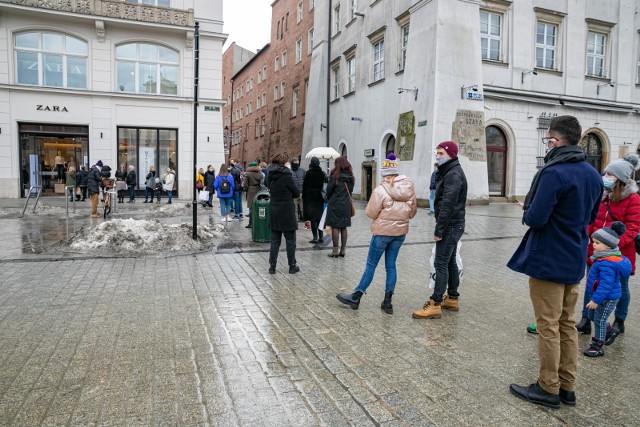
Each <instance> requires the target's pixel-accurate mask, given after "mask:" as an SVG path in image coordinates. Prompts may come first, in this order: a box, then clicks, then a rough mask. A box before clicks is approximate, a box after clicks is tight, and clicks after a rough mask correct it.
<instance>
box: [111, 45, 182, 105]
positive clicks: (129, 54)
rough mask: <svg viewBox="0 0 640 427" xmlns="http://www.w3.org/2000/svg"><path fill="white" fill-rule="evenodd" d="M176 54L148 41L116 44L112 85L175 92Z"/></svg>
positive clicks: (126, 89)
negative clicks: (114, 75) (114, 76)
mask: <svg viewBox="0 0 640 427" xmlns="http://www.w3.org/2000/svg"><path fill="white" fill-rule="evenodd" d="M179 65H180V54H179V52H178V51H176V50H173V49H170V48H168V47H165V46H161V45H157V44H151V43H127V44H122V45H119V46H117V47H116V86H117V90H118V91H120V92H133V93H145V94H156V95H177V94H178V68H179Z"/></svg>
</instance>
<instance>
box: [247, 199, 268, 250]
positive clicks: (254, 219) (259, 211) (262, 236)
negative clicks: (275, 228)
mask: <svg viewBox="0 0 640 427" xmlns="http://www.w3.org/2000/svg"><path fill="white" fill-rule="evenodd" d="M270 199H271V196H270V195H269V192H268V191H258V193H257V194H256V196H255V197H254V199H253V203H252V204H251V238H252V239H253V241H254V242H270V241H271V228H270V227H269V210H270V206H269V200H270Z"/></svg>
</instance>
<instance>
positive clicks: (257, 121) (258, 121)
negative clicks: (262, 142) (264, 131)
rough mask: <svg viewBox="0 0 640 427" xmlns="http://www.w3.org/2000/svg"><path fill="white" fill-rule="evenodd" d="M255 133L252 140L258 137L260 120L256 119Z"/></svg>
mask: <svg viewBox="0 0 640 427" xmlns="http://www.w3.org/2000/svg"><path fill="white" fill-rule="evenodd" d="M255 126H256V133H255V135H254V138H257V137H259V136H260V119H256V124H255Z"/></svg>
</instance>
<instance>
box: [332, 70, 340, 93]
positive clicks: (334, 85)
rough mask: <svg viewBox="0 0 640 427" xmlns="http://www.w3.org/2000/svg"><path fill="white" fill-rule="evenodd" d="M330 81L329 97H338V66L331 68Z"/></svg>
mask: <svg viewBox="0 0 640 427" xmlns="http://www.w3.org/2000/svg"><path fill="white" fill-rule="evenodd" d="M331 83H332V84H331V87H332V90H331V99H338V98H339V97H340V66H337V67H333V68H332V70H331Z"/></svg>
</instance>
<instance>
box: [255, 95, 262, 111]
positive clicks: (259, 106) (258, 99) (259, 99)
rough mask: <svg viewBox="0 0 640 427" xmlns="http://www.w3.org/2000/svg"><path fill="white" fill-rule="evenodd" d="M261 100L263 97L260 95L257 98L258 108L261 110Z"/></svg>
mask: <svg viewBox="0 0 640 427" xmlns="http://www.w3.org/2000/svg"><path fill="white" fill-rule="evenodd" d="M261 101H262V98H261V97H260V96H258V98H256V110H259V109H260V108H261V107H262V104H261Z"/></svg>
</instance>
